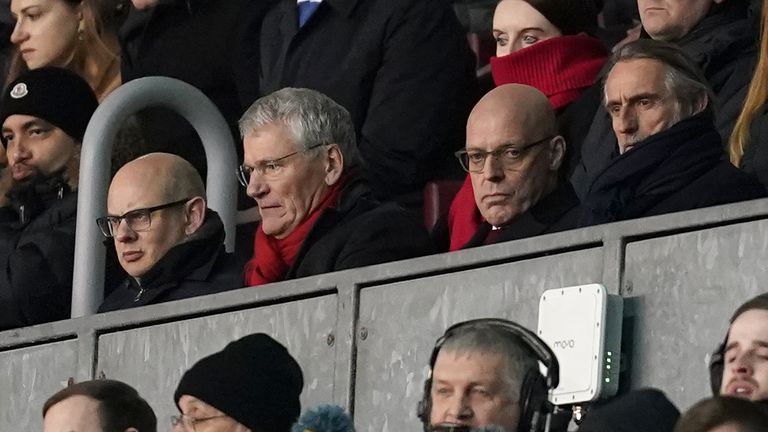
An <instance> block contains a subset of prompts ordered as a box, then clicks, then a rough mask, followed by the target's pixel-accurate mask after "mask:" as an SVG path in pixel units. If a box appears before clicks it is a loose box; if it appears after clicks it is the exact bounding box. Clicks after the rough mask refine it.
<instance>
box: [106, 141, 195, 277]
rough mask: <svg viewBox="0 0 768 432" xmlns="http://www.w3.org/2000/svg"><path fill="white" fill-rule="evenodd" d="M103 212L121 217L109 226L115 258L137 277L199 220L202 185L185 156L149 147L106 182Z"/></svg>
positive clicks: (188, 233) (191, 231) (192, 231)
mask: <svg viewBox="0 0 768 432" xmlns="http://www.w3.org/2000/svg"><path fill="white" fill-rule="evenodd" d="M143 212H145V213H146V214H144V216H142V217H140V218H139V217H136V215H137V214H141V213H143ZM107 213H108V214H109V215H110V216H121V217H123V220H121V221H120V223H119V224H117V225H116V226H115V227H113V237H114V241H115V249H116V250H117V253H118V260H119V261H120V264H121V265H122V266H123V269H125V271H126V272H127V273H128V274H129V275H131V276H133V277H142V276H143V275H144V274H145V273H146V272H147V271H149V270H151V269H152V268H153V267H154V265H155V264H156V263H157V262H158V261H160V259H162V258H163V256H165V254H166V253H167V252H168V251H169V250H171V248H173V247H174V246H176V245H177V244H179V243H182V242H184V241H186V240H188V239H190V238H191V236H192V235H194V234H195V233H196V232H197V230H198V229H199V228H200V227H201V226H203V223H204V221H205V214H206V204H205V187H204V186H203V181H202V179H201V178H200V175H199V174H198V173H197V171H196V170H195V168H194V167H192V165H190V163H189V162H187V161H186V160H184V159H182V158H180V157H179V156H176V155H172V154H168V153H151V154H148V155H146V156H142V157H140V158H138V159H135V160H133V161H131V162H129V163H127V164H125V165H124V166H123V167H122V168H120V169H119V170H118V171H117V173H116V174H115V177H114V178H113V179H112V184H111V185H110V186H109V195H108V196H107ZM126 216H130V217H126ZM140 221H141V222H140Z"/></svg>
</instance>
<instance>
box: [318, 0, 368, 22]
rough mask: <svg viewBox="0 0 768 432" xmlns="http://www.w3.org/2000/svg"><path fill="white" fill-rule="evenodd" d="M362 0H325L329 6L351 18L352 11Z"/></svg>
mask: <svg viewBox="0 0 768 432" xmlns="http://www.w3.org/2000/svg"><path fill="white" fill-rule="evenodd" d="M359 1H360V0H323V2H325V3H328V5H329V6H331V7H332V8H334V9H336V10H338V11H339V12H341V13H342V14H343V15H344V16H345V17H347V18H349V17H350V16H351V15H352V11H354V10H355V6H357V3H358V2H359Z"/></svg>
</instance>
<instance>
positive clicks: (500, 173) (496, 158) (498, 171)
mask: <svg viewBox="0 0 768 432" xmlns="http://www.w3.org/2000/svg"><path fill="white" fill-rule="evenodd" d="M482 174H483V178H484V179H485V180H488V181H499V180H501V179H503V178H504V163H503V162H502V161H501V156H500V155H494V154H489V155H488V157H486V158H485V166H484V167H483V173H482Z"/></svg>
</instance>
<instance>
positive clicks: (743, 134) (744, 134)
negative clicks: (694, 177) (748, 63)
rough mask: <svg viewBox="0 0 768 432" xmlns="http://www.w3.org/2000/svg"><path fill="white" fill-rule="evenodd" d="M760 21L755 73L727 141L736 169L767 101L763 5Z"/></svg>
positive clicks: (767, 15) (766, 10)
mask: <svg viewBox="0 0 768 432" xmlns="http://www.w3.org/2000/svg"><path fill="white" fill-rule="evenodd" d="M762 9H763V11H762V13H761V19H760V54H759V55H758V61H757V66H756V67H755V73H754V75H752V82H751V83H750V84H749V91H748V92H747V97H746V98H745V99H744V106H743V108H742V109H741V114H739V118H738V119H737V120H736V124H735V125H734V127H733V132H731V138H730V140H729V141H728V154H729V156H730V158H731V163H732V164H733V165H735V166H736V167H739V166H741V159H742V157H744V150H745V148H746V146H747V143H748V142H749V128H750V126H751V124H752V120H754V118H755V115H757V113H758V111H759V110H760V108H761V107H762V106H763V105H764V104H765V103H766V101H768V30H766V22H768V7H765V5H763V8H762Z"/></svg>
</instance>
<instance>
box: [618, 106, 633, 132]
mask: <svg viewBox="0 0 768 432" xmlns="http://www.w3.org/2000/svg"><path fill="white" fill-rule="evenodd" d="M613 121H614V128H615V129H616V132H617V133H620V134H624V135H631V134H634V133H635V132H637V115H636V113H635V111H634V110H632V109H629V108H622V109H621V112H620V113H619V114H618V115H616V117H614V120H613Z"/></svg>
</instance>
